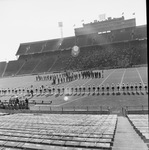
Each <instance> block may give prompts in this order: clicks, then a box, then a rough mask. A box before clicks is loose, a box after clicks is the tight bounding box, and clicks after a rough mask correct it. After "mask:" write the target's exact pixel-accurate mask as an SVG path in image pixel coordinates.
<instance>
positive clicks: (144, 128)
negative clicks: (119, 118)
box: [127, 114, 149, 145]
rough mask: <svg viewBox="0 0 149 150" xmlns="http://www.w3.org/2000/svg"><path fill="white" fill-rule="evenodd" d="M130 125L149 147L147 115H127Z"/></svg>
mask: <svg viewBox="0 0 149 150" xmlns="http://www.w3.org/2000/svg"><path fill="white" fill-rule="evenodd" d="M127 117H128V120H129V121H130V123H131V125H132V126H133V128H134V129H135V131H136V132H137V133H138V135H139V136H140V137H141V138H142V139H143V141H144V142H145V143H147V144H148V145H149V126H148V114H144V115H140V114H138V115H132V114H131V115H127Z"/></svg>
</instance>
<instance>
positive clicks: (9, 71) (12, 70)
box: [4, 60, 24, 77]
mask: <svg viewBox="0 0 149 150" xmlns="http://www.w3.org/2000/svg"><path fill="white" fill-rule="evenodd" d="M23 64H24V61H17V60H14V61H9V62H8V65H7V68H6V70H5V74H4V76H5V77H6V76H13V75H15V74H16V73H17V71H18V70H19V69H20V68H21V66H22V65H23Z"/></svg>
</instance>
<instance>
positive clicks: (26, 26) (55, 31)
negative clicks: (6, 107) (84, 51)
mask: <svg viewBox="0 0 149 150" xmlns="http://www.w3.org/2000/svg"><path fill="white" fill-rule="evenodd" d="M123 12H124V17H125V18H126V19H128V18H133V17H135V18H136V24H137V26H138V25H144V24H146V0H0V62H1V61H9V60H14V59H16V56H15V54H16V52H17V50H18V48H19V45H20V43H26V42H34V41H41V40H49V39H53V38H60V37H61V34H60V33H61V32H60V29H59V27H58V22H60V21H62V22H63V36H64V37H67V36H74V24H75V27H80V26H82V22H81V20H84V23H89V22H93V21H94V20H99V15H100V14H104V13H105V14H106V18H107V17H112V18H115V17H121V16H122V13H123ZM133 13H135V15H132V14H133Z"/></svg>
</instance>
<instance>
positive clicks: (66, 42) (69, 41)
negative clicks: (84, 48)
mask: <svg viewBox="0 0 149 150" xmlns="http://www.w3.org/2000/svg"><path fill="white" fill-rule="evenodd" d="M75 40H76V38H75V36H73V37H67V38H64V39H63V41H62V44H61V46H60V47H59V49H68V48H72V47H73V46H74V45H75V44H76V41H75Z"/></svg>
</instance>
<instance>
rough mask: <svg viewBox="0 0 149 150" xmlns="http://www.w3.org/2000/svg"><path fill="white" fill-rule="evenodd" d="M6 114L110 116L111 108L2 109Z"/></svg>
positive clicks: (46, 107) (33, 106) (34, 106)
mask: <svg viewBox="0 0 149 150" xmlns="http://www.w3.org/2000/svg"><path fill="white" fill-rule="evenodd" d="M0 112H3V113H4V112H5V113H10V114H12V113H51V114H52V113H53V114H54V113H56V114H110V108H109V107H106V106H69V107H66V106H64V107H54V106H53V107H52V106H50V105H32V106H30V109H28V110H27V109H17V110H16V109H14V110H12V109H0Z"/></svg>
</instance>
